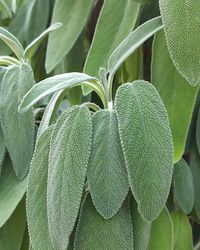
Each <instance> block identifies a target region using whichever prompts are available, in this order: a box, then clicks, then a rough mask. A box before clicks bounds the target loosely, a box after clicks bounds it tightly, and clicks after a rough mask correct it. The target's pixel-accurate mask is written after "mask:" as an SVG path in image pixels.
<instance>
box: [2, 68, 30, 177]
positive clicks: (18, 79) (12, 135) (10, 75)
mask: <svg viewBox="0 0 200 250" xmlns="http://www.w3.org/2000/svg"><path fill="white" fill-rule="evenodd" d="M33 84H34V76H33V72H32V69H31V67H30V66H29V65H27V64H22V65H21V66H11V67H10V68H9V69H8V70H7V72H6V74H5V76H4V78H3V82H2V87H1V93H0V96H1V98H0V113H1V124H2V129H3V133H4V138H5V143H6V147H7V149H8V152H9V154H10V157H11V160H12V162H13V167H14V170H15V173H16V175H17V177H18V178H19V179H23V178H24V177H25V176H26V174H27V172H28V169H29V164H30V161H31V158H32V153H33V147H34V130H35V128H34V119H33V113H32V111H31V110H30V111H28V112H27V113H25V114H19V113H18V106H19V104H20V102H21V99H22V98H23V96H24V95H25V94H26V92H27V91H28V90H29V89H30V88H31V87H32V86H33Z"/></svg>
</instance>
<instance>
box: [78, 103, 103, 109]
mask: <svg viewBox="0 0 200 250" xmlns="http://www.w3.org/2000/svg"><path fill="white" fill-rule="evenodd" d="M82 105H85V106H87V107H88V108H90V109H93V110H94V111H99V110H101V108H100V107H99V106H98V105H96V104H95V103H93V102H85V103H83V104H82Z"/></svg>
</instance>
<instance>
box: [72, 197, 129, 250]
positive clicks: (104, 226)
mask: <svg viewBox="0 0 200 250" xmlns="http://www.w3.org/2000/svg"><path fill="white" fill-rule="evenodd" d="M74 249H75V250H84V249H113V250H114V249H115V250H121V249H124V250H130V249H133V232H132V223H131V216H130V206H129V202H128V201H127V200H126V201H125V202H124V204H123V206H122V207H121V209H120V210H119V211H118V213H117V214H116V215H115V216H114V217H113V218H111V219H109V220H105V219H104V218H103V217H102V216H101V215H99V214H98V213H97V211H96V209H95V207H94V205H93V204H92V200H91V198H90V196H89V195H87V197H86V199H85V201H84V203H83V207H82V209H81V213H80V219H79V223H78V226H77V231H76V237H75V243H74Z"/></svg>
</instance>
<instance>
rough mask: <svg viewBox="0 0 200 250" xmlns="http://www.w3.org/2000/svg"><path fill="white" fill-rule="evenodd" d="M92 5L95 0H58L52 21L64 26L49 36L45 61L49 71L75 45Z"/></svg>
mask: <svg viewBox="0 0 200 250" xmlns="http://www.w3.org/2000/svg"><path fill="white" fill-rule="evenodd" d="M92 5H93V0H82V1H80V0H66V1H63V0H56V2H55V6H54V11H53V17H52V23H56V22H60V23H62V24H63V27H62V28H60V29H59V30H57V31H55V32H54V33H51V34H50V36H49V42H48V47H47V56H46V63H45V65H46V70H47V72H50V71H52V70H53V69H54V68H55V66H57V65H58V64H59V63H60V62H61V60H62V59H63V57H64V56H65V55H67V53H68V52H69V51H70V49H71V48H72V47H73V45H74V43H75V42H76V40H77V38H78V37H79V35H80V33H81V31H82V30H83V28H84V26H85V23H86V21H87V18H88V16H89V13H90V10H91V8H92ZM66 10H67V11H66ZM72 13H73V15H72ZM58 44H59V46H58Z"/></svg>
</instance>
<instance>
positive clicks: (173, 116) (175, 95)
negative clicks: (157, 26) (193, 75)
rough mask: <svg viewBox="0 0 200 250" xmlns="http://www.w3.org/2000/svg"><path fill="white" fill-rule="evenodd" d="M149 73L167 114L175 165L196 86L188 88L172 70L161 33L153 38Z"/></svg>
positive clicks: (181, 153)
mask: <svg viewBox="0 0 200 250" xmlns="http://www.w3.org/2000/svg"><path fill="white" fill-rule="evenodd" d="M161 54H162V56H160V55H161ZM151 70H152V72H151V75H152V83H153V84H154V85H155V87H156V89H157V90H158V92H159V94H160V96H161V98H162V100H163V102H164V104H165V107H166V109H167V112H168V116H169V122H170V127H171V131H172V137H173V143H174V162H178V161H179V160H180V159H181V157H182V155H183V153H184V150H185V142H186V138H187V133H188V129H189V125H190V121H191V117H192V112H193V108H194V104H195V100H196V96H197V93H198V90H199V87H192V86H190V85H189V84H188V82H187V81H186V80H185V79H184V78H183V77H182V76H181V75H180V74H179V73H178V71H177V70H176V68H175V66H174V65H173V63H172V61H171V59H170V56H169V52H168V49H167V45H166V41H165V36H164V32H159V33H157V34H156V36H155V39H154V44H153V60H152V68H151ZM180 124H181V129H180Z"/></svg>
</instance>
